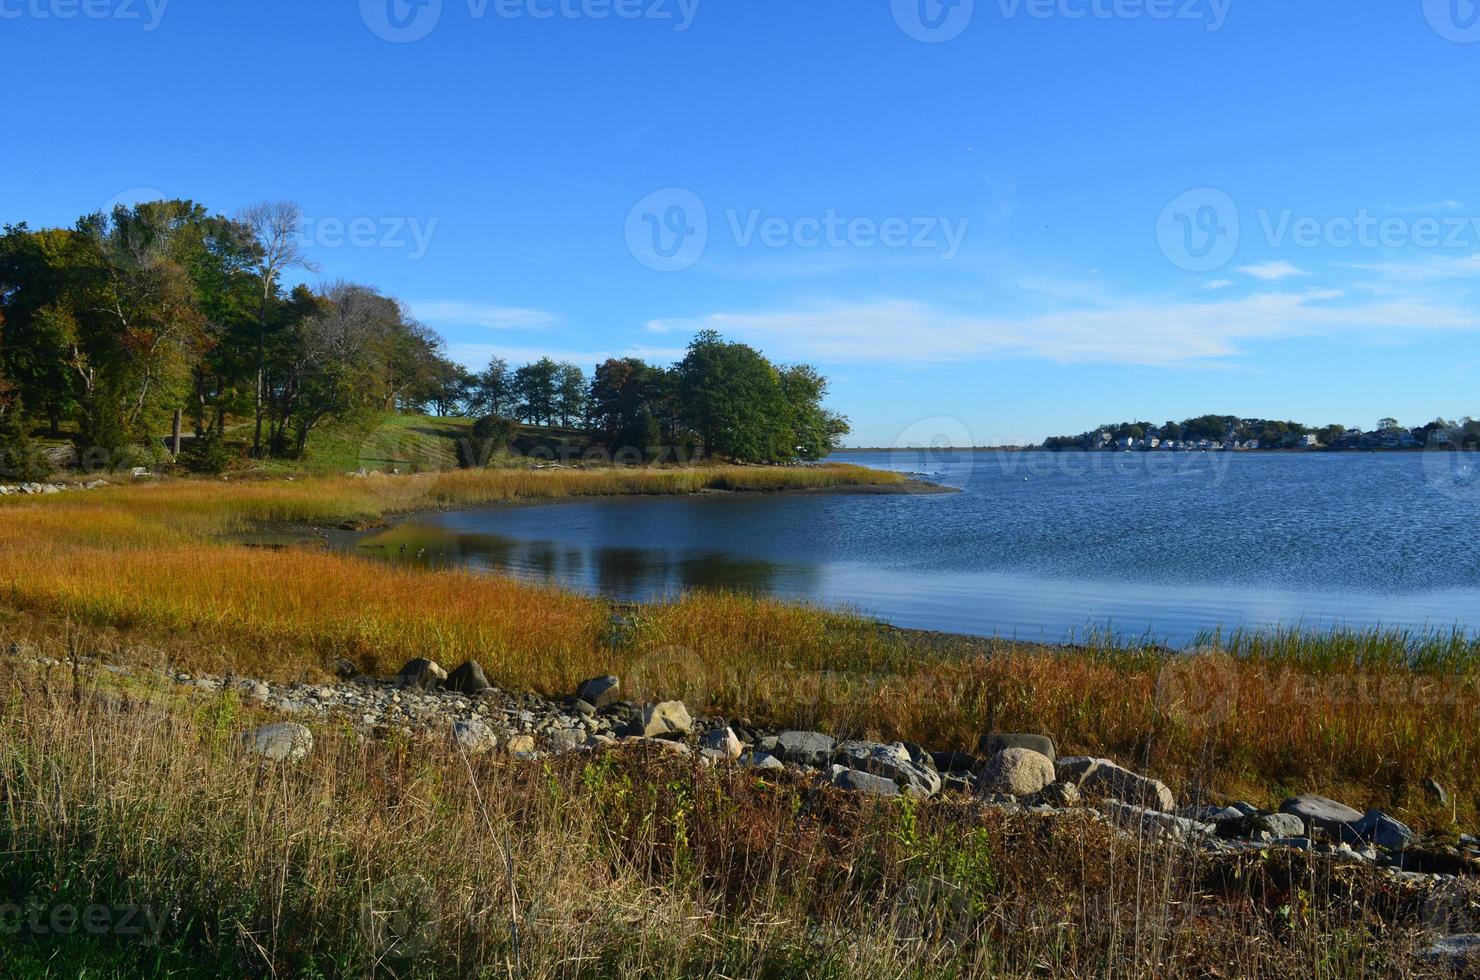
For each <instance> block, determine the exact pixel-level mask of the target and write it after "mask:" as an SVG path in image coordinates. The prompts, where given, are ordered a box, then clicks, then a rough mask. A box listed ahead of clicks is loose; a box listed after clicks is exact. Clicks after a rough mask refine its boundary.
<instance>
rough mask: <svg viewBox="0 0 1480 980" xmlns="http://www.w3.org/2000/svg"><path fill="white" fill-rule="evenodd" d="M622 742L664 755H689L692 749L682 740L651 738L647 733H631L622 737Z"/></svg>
mask: <svg viewBox="0 0 1480 980" xmlns="http://www.w3.org/2000/svg"><path fill="white" fill-rule="evenodd" d="M622 744H623V745H635V746H639V747H641V748H645V749H654V750H656V751H658V752H661V753H663V754H664V755H689V754H690V751H691V750H690V749H689V747H688V746H687V745H685V744H684V743H682V742H675V741H673V740H672V739H668V738H649V737H647V736H646V735H629V736H628V737H627V738H624V739H622Z"/></svg>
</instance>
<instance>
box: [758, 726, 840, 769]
mask: <svg viewBox="0 0 1480 980" xmlns="http://www.w3.org/2000/svg"><path fill="white" fill-rule="evenodd" d="M836 745H837V743H836V742H834V741H833V740H832V739H831V738H829V737H828V736H826V735H823V734H822V733H820V732H782V733H781V734H780V735H778V736H776V752H777V754H779V755H780V756H781V758H782V760H783V761H785V762H789V763H791V764H792V765H794V766H811V767H813V768H814V769H820V768H822V767H823V766H825V765H827V762H828V760H829V759H831V758H832V754H833V749H834V748H835V747H836ZM763 747H764V746H763Z"/></svg>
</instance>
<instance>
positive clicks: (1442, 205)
mask: <svg viewBox="0 0 1480 980" xmlns="http://www.w3.org/2000/svg"><path fill="white" fill-rule="evenodd" d="M1464 207H1465V206H1464V205H1463V204H1462V203H1460V202H1459V201H1456V200H1455V199H1454V198H1449V199H1447V200H1444V201H1431V202H1429V203H1428V204H1409V205H1406V206H1403V207H1394V206H1392V205H1389V206H1388V210H1389V211H1391V212H1393V213H1394V214H1427V213H1429V212H1431V211H1463V210H1464Z"/></svg>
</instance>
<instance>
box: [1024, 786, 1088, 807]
mask: <svg viewBox="0 0 1480 980" xmlns="http://www.w3.org/2000/svg"><path fill="white" fill-rule="evenodd" d="M1032 802H1033V803H1035V804H1040V805H1044V806H1051V807H1056V808H1058V809H1065V808H1067V807H1071V806H1078V805H1079V804H1080V803H1081V802H1082V800H1081V797H1080V795H1079V787H1077V786H1075V785H1074V784H1073V783H1050V784H1049V785H1047V786H1045V787H1043V789H1041V790H1040V791H1039V792H1038V793H1037V794H1035V795H1034V796H1033V800H1032Z"/></svg>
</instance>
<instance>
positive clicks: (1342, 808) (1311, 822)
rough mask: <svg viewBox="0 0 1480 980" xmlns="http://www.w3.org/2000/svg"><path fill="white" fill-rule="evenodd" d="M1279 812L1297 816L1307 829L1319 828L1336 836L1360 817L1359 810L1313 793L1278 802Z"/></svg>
mask: <svg viewBox="0 0 1480 980" xmlns="http://www.w3.org/2000/svg"><path fill="white" fill-rule="evenodd" d="M1280 812H1281V813H1292V814H1294V815H1295V816H1297V817H1299V818H1300V819H1301V820H1302V821H1304V822H1305V827H1306V829H1307V830H1311V831H1314V830H1321V831H1324V832H1326V833H1328V834H1330V835H1331V836H1332V837H1338V838H1339V837H1340V836H1341V833H1342V828H1343V827H1351V826H1352V825H1354V824H1356V823H1357V822H1358V821H1359V820H1361V819H1362V814H1361V813H1360V812H1359V811H1357V810H1353V809H1352V808H1351V807H1349V806H1347V805H1346V804H1344V803H1337V802H1336V801H1335V800H1328V799H1327V798H1326V797H1324V796H1316V795H1315V794H1314V793H1306V794H1305V795H1303V796H1293V797H1291V798H1290V799H1288V800H1286V801H1285V802H1283V803H1281V804H1280Z"/></svg>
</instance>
